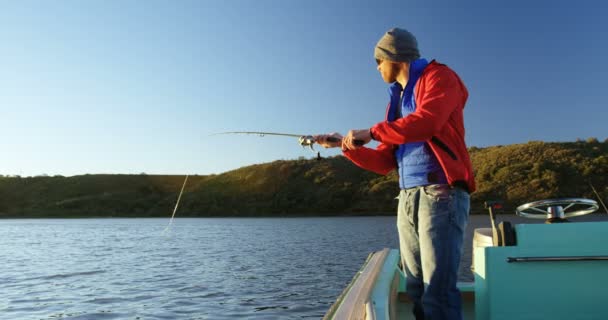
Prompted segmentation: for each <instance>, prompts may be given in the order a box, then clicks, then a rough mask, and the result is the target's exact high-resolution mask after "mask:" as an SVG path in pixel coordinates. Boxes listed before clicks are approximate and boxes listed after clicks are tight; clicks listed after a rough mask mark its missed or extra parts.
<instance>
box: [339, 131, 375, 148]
mask: <svg viewBox="0 0 608 320" xmlns="http://www.w3.org/2000/svg"><path fill="white" fill-rule="evenodd" d="M355 140H356V141H362V142H363V144H367V143H369V142H370V141H371V140H372V136H371V135H370V133H369V129H362V130H350V131H348V134H347V135H346V136H344V139H342V149H344V150H355V149H357V148H358V147H360V146H361V145H356V144H355Z"/></svg>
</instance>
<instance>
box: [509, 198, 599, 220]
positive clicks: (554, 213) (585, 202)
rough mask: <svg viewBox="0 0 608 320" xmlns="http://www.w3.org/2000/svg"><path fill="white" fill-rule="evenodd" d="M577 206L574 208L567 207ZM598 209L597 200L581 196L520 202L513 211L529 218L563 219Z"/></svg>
mask: <svg viewBox="0 0 608 320" xmlns="http://www.w3.org/2000/svg"><path fill="white" fill-rule="evenodd" d="M573 206H577V207H576V210H573V211H570V212H568V209H570V208H572V207H573ZM597 209H599V206H598V205H597V202H595V201H594V200H589V199H582V198H564V199H548V200H540V201H534V202H530V203H526V204H522V205H521V206H519V207H517V209H516V210H515V213H517V215H518V216H521V217H526V218H531V219H551V218H558V219H565V218H570V217H576V216H582V215H586V214H588V213H591V212H593V211H595V210H597Z"/></svg>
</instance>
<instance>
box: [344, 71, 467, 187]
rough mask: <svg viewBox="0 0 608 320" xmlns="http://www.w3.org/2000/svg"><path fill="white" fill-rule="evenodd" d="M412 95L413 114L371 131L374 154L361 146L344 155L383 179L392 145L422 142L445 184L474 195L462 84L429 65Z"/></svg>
mask: <svg viewBox="0 0 608 320" xmlns="http://www.w3.org/2000/svg"><path fill="white" fill-rule="evenodd" d="M414 90H415V91H414V96H415V99H416V111H414V112H412V113H411V114H409V115H408V116H407V117H404V118H400V119H397V120H395V121H392V122H389V121H387V120H385V121H383V122H380V123H377V124H376V125H374V126H373V127H372V128H371V129H370V131H371V133H372V135H373V137H374V139H375V140H377V141H379V142H380V144H379V145H378V147H377V148H376V149H370V148H366V147H361V148H357V149H356V150H346V151H344V155H345V156H346V157H347V158H348V159H350V160H351V161H352V162H353V163H355V164H356V165H358V166H359V167H361V168H363V169H366V170H370V171H373V172H376V173H379V174H383V175H385V174H387V173H389V172H390V171H391V170H393V169H395V167H396V166H397V163H396V160H395V156H394V150H395V147H396V146H398V145H400V144H404V143H408V142H420V141H426V142H427V143H428V145H429V146H430V148H431V150H432V151H433V153H434V154H435V156H436V157H437V160H438V161H439V164H440V165H441V167H442V168H443V171H444V172H445V174H446V176H447V179H448V183H449V184H450V185H459V186H463V187H466V188H467V189H468V191H469V192H473V191H475V179H474V177H473V169H472V166H471V159H470V158H469V153H468V151H467V147H466V144H465V142H464V131H465V130H464V120H463V109H464V105H465V103H466V101H467V98H468V96H469V93H468V91H467V88H466V87H465V86H464V83H463V82H462V80H460V78H459V77H458V75H457V74H456V73H455V72H454V71H452V70H451V69H450V68H448V66H446V65H443V64H440V63H437V62H436V61H435V60H433V61H431V62H430V63H429V64H428V66H427V67H426V68H425V69H424V71H423V73H422V75H421V76H420V78H419V79H418V82H417V83H416V87H415V89H414ZM389 105H390V104H389ZM387 117H388V109H387Z"/></svg>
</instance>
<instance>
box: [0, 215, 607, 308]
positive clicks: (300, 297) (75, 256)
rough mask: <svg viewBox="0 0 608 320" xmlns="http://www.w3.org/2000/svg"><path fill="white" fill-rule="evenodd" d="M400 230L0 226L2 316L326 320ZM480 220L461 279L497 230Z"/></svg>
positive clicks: (221, 221) (312, 225)
mask: <svg viewBox="0 0 608 320" xmlns="http://www.w3.org/2000/svg"><path fill="white" fill-rule="evenodd" d="M606 217H608V215H606V216H596V217H595V218H592V219H597V220H607V219H606ZM509 220H511V221H513V220H515V221H514V222H520V221H521V220H520V219H516V217H509ZM395 222H396V218H395V217H335V218H245V219H244V218H200V219H176V220H175V222H174V223H173V225H172V226H171V228H170V229H169V230H168V231H167V232H163V231H164V230H165V228H166V227H167V223H168V219H49V220H46V219H32V220H0V263H2V266H1V267H0V319H11V320H20V319H87V320H89V319H319V318H321V317H322V316H323V315H324V314H325V312H326V311H327V309H328V308H329V307H330V305H331V304H332V303H333V302H334V301H335V299H336V298H337V296H338V295H339V294H340V293H341V292H342V290H343V289H344V288H345V286H346V285H347V284H348V283H349V282H350V280H351V279H352V277H353V275H354V274H355V272H356V271H357V270H359V268H360V267H361V265H362V263H363V262H364V261H365V259H366V257H367V256H368V254H369V253H370V252H372V251H377V250H380V249H382V248H385V247H392V248H396V247H397V243H398V242H397V230H396V227H395ZM469 222H470V223H469V226H468V232H467V238H466V239H465V244H466V245H467V247H466V248H465V255H464V257H463V262H462V263H461V264H462V266H461V272H460V280H472V274H471V272H470V269H469V266H470V259H471V254H470V251H471V249H470V246H471V235H472V230H473V229H474V228H478V227H487V226H489V219H488V217H487V216H472V217H471V219H470V221H469Z"/></svg>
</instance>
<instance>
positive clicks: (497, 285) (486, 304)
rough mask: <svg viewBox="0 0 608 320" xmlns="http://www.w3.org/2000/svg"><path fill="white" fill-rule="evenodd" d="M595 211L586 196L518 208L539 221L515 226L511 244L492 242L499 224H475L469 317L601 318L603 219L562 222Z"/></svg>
mask: <svg viewBox="0 0 608 320" xmlns="http://www.w3.org/2000/svg"><path fill="white" fill-rule="evenodd" d="M597 209H598V206H597V203H596V202H595V201H593V200H588V199H551V200H542V201H535V202H531V203H527V204H524V205H521V206H519V207H517V210H516V213H517V214H518V215H520V216H522V217H527V218H533V219H545V222H546V223H545V224H518V225H516V226H514V227H513V228H512V231H507V232H512V233H513V234H512V236H513V237H512V239H511V240H513V242H510V243H509V242H505V241H504V240H503V241H502V243H501V241H499V240H498V239H500V238H501V237H502V239H505V237H504V235H502V236H501V234H500V233H501V232H505V230H504V228H503V229H502V230H501V229H500V228H496V227H493V228H482V229H476V230H475V233H474V237H473V257H474V258H473V269H474V275H475V310H476V311H475V314H476V317H475V318H476V319H488V320H490V319H607V318H608V308H607V306H606V302H607V301H608V300H606V299H605V298H604V297H605V293H606V288H607V287H608V272H606V270H608V222H578V223H564V222H568V219H567V218H571V217H575V216H581V215H584V214H588V213H591V212H593V211H595V210H597ZM490 215H491V219H492V220H493V219H494V218H493V217H492V215H493V213H492V209H490ZM492 225H493V226H494V222H493V223H492ZM497 237H498V239H497ZM507 238H509V237H507Z"/></svg>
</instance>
